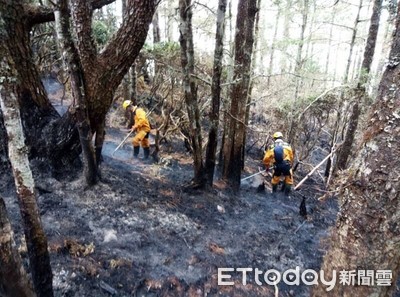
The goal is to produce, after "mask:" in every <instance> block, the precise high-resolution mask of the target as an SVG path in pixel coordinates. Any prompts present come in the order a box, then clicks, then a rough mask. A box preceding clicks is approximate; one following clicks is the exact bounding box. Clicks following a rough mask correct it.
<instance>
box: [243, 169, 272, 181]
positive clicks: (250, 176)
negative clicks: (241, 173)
mask: <svg viewBox="0 0 400 297" xmlns="http://www.w3.org/2000/svg"><path fill="white" fill-rule="evenodd" d="M265 171H267V170H266V169H264V170H262V171H259V172H257V173H254V174H252V175H249V176H248V177H245V178H242V179H241V180H240V181H241V182H242V181H245V180H246V179H249V178H252V177H253V176H256V175H259V174H261V173H264V172H265Z"/></svg>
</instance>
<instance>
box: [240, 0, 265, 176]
mask: <svg viewBox="0 0 400 297" xmlns="http://www.w3.org/2000/svg"><path fill="white" fill-rule="evenodd" d="M260 11H261V0H257V14H256V19H255V25H254V36H255V38H254V50H253V57H252V59H251V66H250V73H251V75H250V82H249V91H248V95H247V102H246V115H245V119H244V123H245V127H247V126H248V124H249V119H250V109H251V100H252V93H253V86H254V79H253V78H252V76H253V75H252V73H253V70H254V69H255V68H256V64H257V55H256V54H257V47H258V39H259V33H260V27H259V23H260ZM246 139H247V137H246V133H245V134H244V137H243V149H242V170H244V165H245V164H244V160H245V153H246Z"/></svg>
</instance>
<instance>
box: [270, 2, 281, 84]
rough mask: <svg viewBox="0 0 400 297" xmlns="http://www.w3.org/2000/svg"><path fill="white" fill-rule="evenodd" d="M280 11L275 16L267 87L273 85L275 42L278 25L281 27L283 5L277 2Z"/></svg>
mask: <svg viewBox="0 0 400 297" xmlns="http://www.w3.org/2000/svg"><path fill="white" fill-rule="evenodd" d="M277 8H278V12H277V15H276V17H275V27H274V35H273V37H272V42H271V49H270V50H271V52H270V54H269V65H268V77H267V89H268V88H269V87H270V85H271V75H272V70H273V69H274V54H275V43H276V37H277V36H278V27H279V20H280V17H281V7H280V5H279V4H277Z"/></svg>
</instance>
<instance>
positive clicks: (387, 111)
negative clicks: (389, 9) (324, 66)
mask: <svg viewBox="0 0 400 297" xmlns="http://www.w3.org/2000/svg"><path fill="white" fill-rule="evenodd" d="M393 38H394V39H393V44H392V48H391V53H390V56H389V64H388V66H387V68H386V70H385V72H384V74H383V76H382V80H381V83H380V85H379V91H378V97H377V101H376V103H375V104H374V105H373V106H372V108H371V114H370V118H369V121H368V126H367V127H366V129H365V130H364V133H363V140H362V143H361V146H360V147H359V149H358V150H357V151H358V153H357V157H356V159H355V161H354V163H353V165H352V167H351V169H350V170H349V172H350V175H349V177H348V178H347V180H346V182H345V184H344V185H343V187H342V190H341V193H340V207H341V209H340V212H339V215H338V218H337V221H336V227H335V228H334V229H333V231H332V234H331V238H330V241H329V243H330V248H329V251H328V252H327V254H326V255H325V257H324V262H323V265H322V269H323V270H324V271H325V273H326V274H327V275H326V276H325V279H331V278H330V277H331V276H332V272H333V271H334V270H335V271H336V272H337V273H338V272H339V271H341V270H342V269H344V270H346V271H350V270H355V271H356V273H357V272H358V271H362V270H365V271H367V270H369V271H373V277H372V279H373V280H374V281H375V283H374V284H373V285H370V286H366V285H363V284H362V283H359V282H358V280H357V277H356V278H355V280H354V286H344V285H339V284H336V286H335V288H334V289H333V290H332V291H330V292H326V291H325V287H324V286H323V285H318V286H317V288H316V289H315V290H314V291H313V294H312V295H313V296H333V297H336V296H337V297H339V296H382V297H383V296H391V295H392V294H393V293H394V292H395V290H396V281H397V277H398V272H399V271H398V268H399V265H400V249H399V242H400V225H399V223H398V222H399V217H400V208H399V201H400V192H399V191H398V189H399V188H400V179H399V172H400V159H399V157H398V152H399V150H400V115H399V111H400V110H399V106H400V92H399V89H400V81H399V79H398V77H399V75H400V65H399V63H398V57H399V56H400V6H399V8H398V11H397V22H396V30H395V34H394V37H393ZM379 271H380V272H381V273H382V272H383V273H386V276H387V278H386V284H387V285H384V286H382V285H377V283H376V281H377V279H378V278H379V277H377V273H378V272H379ZM383 281H384V280H383ZM383 281H382V282H383Z"/></svg>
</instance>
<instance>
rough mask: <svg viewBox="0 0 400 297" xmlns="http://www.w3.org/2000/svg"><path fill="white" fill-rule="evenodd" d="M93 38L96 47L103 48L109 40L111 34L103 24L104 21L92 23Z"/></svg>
mask: <svg viewBox="0 0 400 297" xmlns="http://www.w3.org/2000/svg"><path fill="white" fill-rule="evenodd" d="M92 30H93V31H92V32H93V38H94V40H95V42H96V44H97V45H99V46H104V45H105V44H106V43H107V41H108V40H109V39H110V37H111V35H112V34H113V32H111V30H110V28H109V27H107V25H106V24H105V23H104V21H100V20H94V21H93V27H92Z"/></svg>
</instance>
